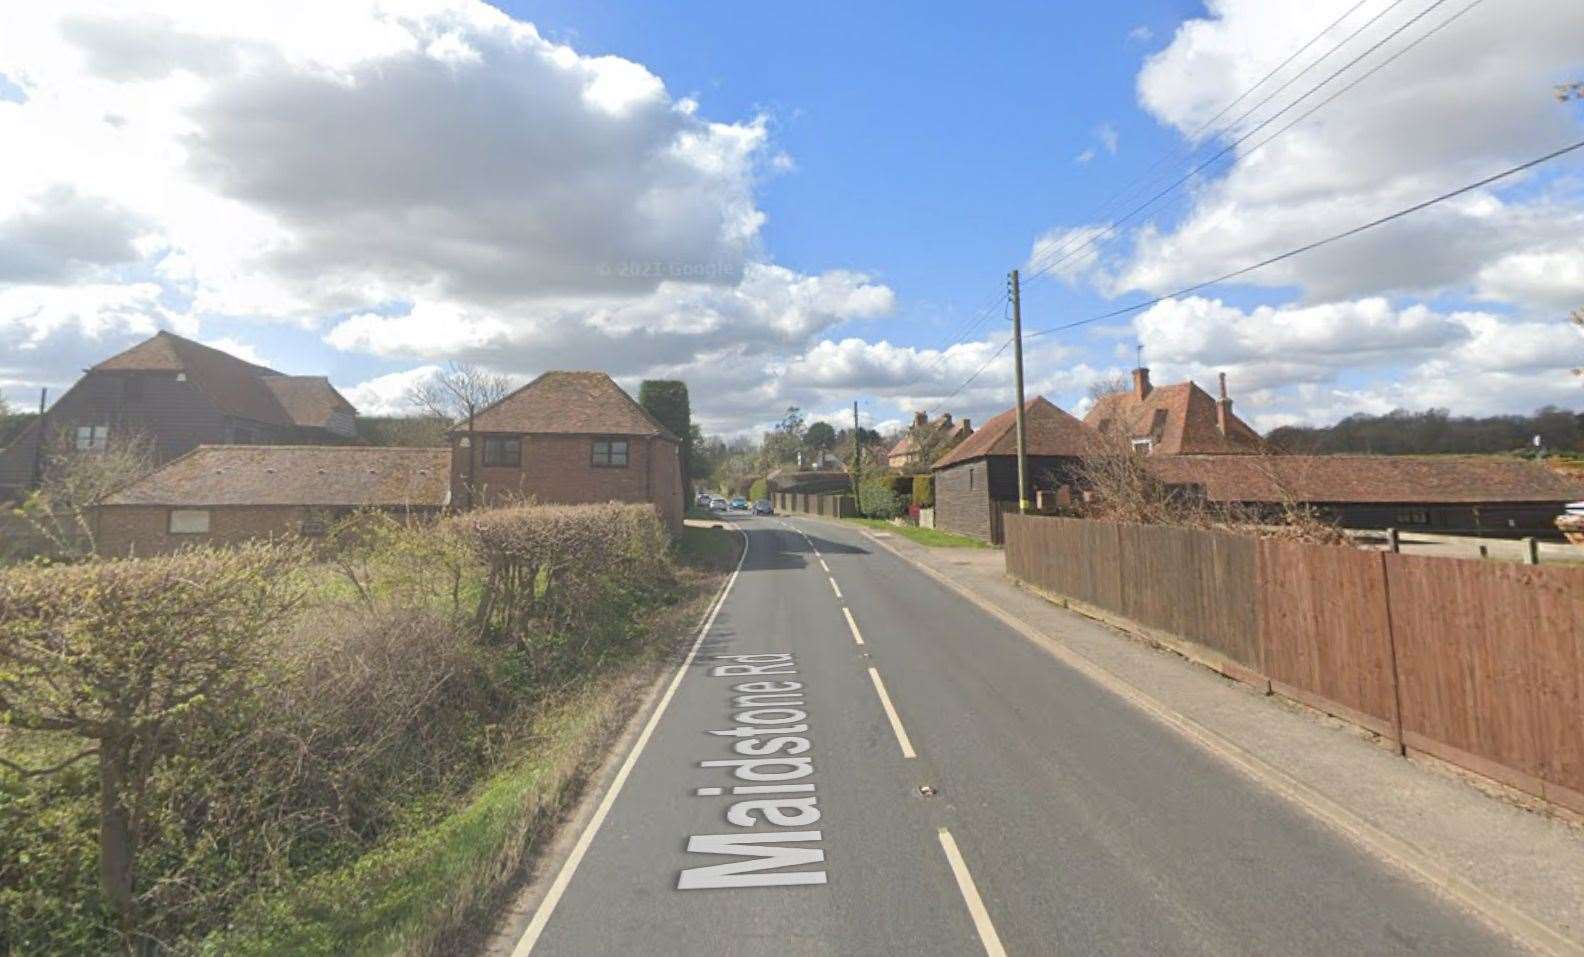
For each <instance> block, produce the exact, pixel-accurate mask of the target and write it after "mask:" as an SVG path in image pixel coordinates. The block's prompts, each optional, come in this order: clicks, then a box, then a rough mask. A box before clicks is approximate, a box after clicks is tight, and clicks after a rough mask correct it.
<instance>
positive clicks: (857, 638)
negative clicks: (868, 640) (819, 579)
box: [831, 578, 863, 645]
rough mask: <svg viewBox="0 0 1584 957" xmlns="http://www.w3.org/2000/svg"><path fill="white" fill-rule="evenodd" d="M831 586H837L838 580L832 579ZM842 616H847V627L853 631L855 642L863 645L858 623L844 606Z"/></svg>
mask: <svg viewBox="0 0 1584 957" xmlns="http://www.w3.org/2000/svg"><path fill="white" fill-rule="evenodd" d="M831 584H832V585H834V584H836V579H834V578H833V579H831ZM842 614H844V615H846V616H847V627H848V628H851V629H852V633H853V641H856V642H858V643H859V644H860V645H861V644H863V635H862V634H861V633H860V632H859V631H858V623H857V622H856V621H853V616H852V612H851V611H849V610H848V609H847V608H846V607H845V606H844V607H843V608H842Z"/></svg>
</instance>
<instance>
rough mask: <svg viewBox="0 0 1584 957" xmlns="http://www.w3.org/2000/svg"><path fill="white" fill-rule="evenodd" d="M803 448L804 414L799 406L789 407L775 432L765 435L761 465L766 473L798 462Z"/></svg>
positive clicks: (777, 424)
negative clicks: (788, 463) (799, 453)
mask: <svg viewBox="0 0 1584 957" xmlns="http://www.w3.org/2000/svg"><path fill="white" fill-rule="evenodd" d="M802 448H803V412H802V410H800V409H799V408H798V407H797V406H795V405H791V406H787V410H786V414H785V415H783V416H782V417H781V421H780V422H777V423H776V426H775V430H774V431H772V432H769V433H768V434H766V435H765V438H764V444H763V445H762V446H761V456H760V464H761V465H762V466H763V470H764V471H767V472H768V471H770V470H771V469H773V468H775V467H777V466H779V465H784V464H786V463H787V462H795V461H797V456H798V452H799V451H800V450H801V449H802Z"/></svg>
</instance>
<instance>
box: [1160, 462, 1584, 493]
mask: <svg viewBox="0 0 1584 957" xmlns="http://www.w3.org/2000/svg"><path fill="white" fill-rule="evenodd" d="M1145 464H1146V465H1147V466H1148V468H1149V470H1150V471H1151V472H1152V473H1153V474H1155V475H1156V476H1157V477H1158V478H1160V479H1161V480H1162V481H1164V482H1167V483H1168V484H1173V485H1186V484H1192V485H1198V486H1201V487H1203V488H1204V490H1205V494H1206V496H1207V497H1208V498H1209V499H1210V500H1211V501H1215V502H1269V503H1278V502H1284V501H1290V502H1313V503H1325V502H1337V503H1341V502H1380V503H1399V504H1430V503H1441V502H1445V503H1478V502H1565V501H1572V500H1575V499H1578V498H1581V497H1584V482H1579V481H1575V480H1572V479H1570V478H1568V477H1566V476H1563V475H1560V474H1558V473H1556V472H1554V471H1552V470H1551V469H1548V468H1546V467H1545V466H1544V465H1540V464H1538V463H1535V462H1526V461H1523V460H1521V459H1508V458H1498V457H1494V456H1450V455H1448V456H1408V455H1402V456H1389V455H1197V456H1196V455H1189V456H1149V457H1148V458H1146V459H1145Z"/></svg>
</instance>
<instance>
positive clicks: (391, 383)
mask: <svg viewBox="0 0 1584 957" xmlns="http://www.w3.org/2000/svg"><path fill="white" fill-rule="evenodd" d="M439 371H440V367H439V366H437V365H421V366H415V367H413V368H411V369H405V370H403V371H401V372H392V373H389V374H387V375H382V376H376V377H374V378H372V379H369V380H367V381H366V382H359V383H358V384H357V385H355V386H353V387H352V388H350V389H346V390H344V394H345V395H346V398H347V401H348V402H350V403H352V404H353V405H354V406H356V407H357V410H358V413H359V414H360V415H411V414H412V412H413V408H412V403H411V402H409V401H408V398H407V397H408V396H409V395H410V394H411V393H412V390H413V388H414V387H416V386H419V385H422V384H423V383H425V382H427V381H429V380H430V379H432V378H433V377H434V375H435V373H437V372H439Z"/></svg>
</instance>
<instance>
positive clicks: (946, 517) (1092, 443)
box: [933, 396, 1099, 542]
mask: <svg viewBox="0 0 1584 957" xmlns="http://www.w3.org/2000/svg"><path fill="white" fill-rule="evenodd" d="M1023 428H1024V433H1025V439H1026V442H1027V445H1028V448H1027V450H1026V451H1027V454H1028V480H1029V490H1028V494H1029V496H1030V497H1032V496H1033V495H1034V493H1035V491H1036V490H1039V489H1046V490H1052V491H1054V490H1055V489H1057V488H1059V487H1060V486H1062V485H1069V484H1071V483H1072V480H1073V476H1074V474H1075V471H1076V469H1077V467H1078V463H1079V460H1080V459H1081V458H1082V457H1083V456H1085V455H1089V454H1092V453H1093V452H1094V450H1095V449H1096V448H1097V447H1098V446H1099V435H1098V434H1097V433H1095V431H1094V430H1093V429H1091V428H1089V427H1088V426H1087V425H1084V424H1083V423H1082V422H1080V421H1078V420H1077V419H1076V418H1074V417H1073V416H1071V415H1069V414H1067V413H1066V412H1064V411H1062V410H1061V409H1059V408H1057V407H1056V406H1055V405H1053V404H1052V403H1051V402H1050V401H1048V400H1047V399H1046V398H1045V397H1044V396H1038V397H1036V398H1033V399H1030V400H1029V401H1028V402H1027V403H1025V404H1024V407H1023ZM933 471H934V475H935V527H936V528H940V529H944V530H946V531H951V532H957V533H958V534H961V535H971V536H973V537H974V538H980V539H984V540H986V541H990V542H1000V541H1001V513H1002V512H1003V511H1006V510H1007V509H1008V508H1009V507H1010V508H1011V509H1013V510H1015V509H1016V508H1017V503H1018V487H1017V410H1016V409H1015V408H1013V409H1008V410H1006V411H1005V412H1002V413H1001V414H1000V415H997V416H995V417H994V418H992V419H991V420H990V421H988V422H986V423H985V424H984V425H982V426H980V427H979V431H977V432H975V433H974V434H973V435H970V436H969V437H968V438H966V439H964V440H963V441H962V442H960V443H958V444H957V446H956V447H955V448H953V449H952V450H951V451H949V452H947V453H946V454H945V455H943V456H941V457H940V458H939V459H937V460H936V461H935V465H934V469H933Z"/></svg>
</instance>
